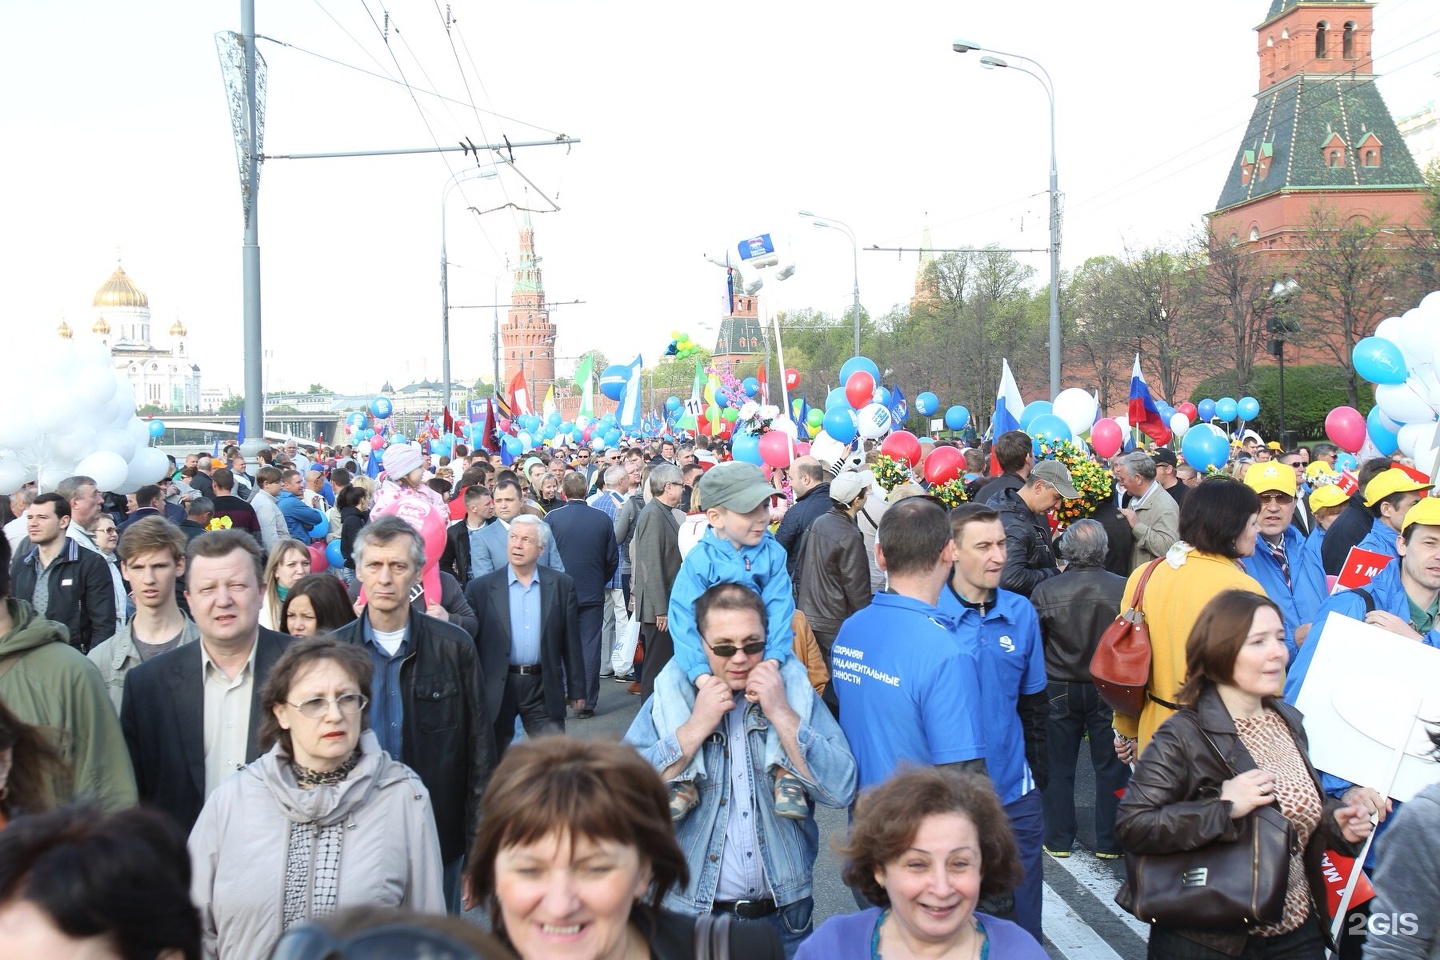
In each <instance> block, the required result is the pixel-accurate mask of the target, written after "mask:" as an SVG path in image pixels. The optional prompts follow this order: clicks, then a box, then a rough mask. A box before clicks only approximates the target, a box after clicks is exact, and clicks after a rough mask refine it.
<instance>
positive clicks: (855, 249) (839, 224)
mask: <svg viewBox="0 0 1440 960" xmlns="http://www.w3.org/2000/svg"><path fill="white" fill-rule="evenodd" d="M800 216H802V217H809V218H810V220H811V222H812V223H814V224H815V226H817V227H830V228H831V229H834V230H839V231H840V232H841V233H843V234H845V236H847V237H849V238H850V254H851V256H852V257H853V259H854V264H853V269H854V275H855V356H857V357H858V356H860V247H859V245H858V244H857V243H856V242H855V231H854V230H851V229H850V225H849V224H847V223H845V222H844V221H842V220H836V219H835V218H834V217H822V216H820V215H819V214H817V213H812V212H811V211H809V210H801V211H800Z"/></svg>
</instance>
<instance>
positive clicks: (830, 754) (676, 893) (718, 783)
mask: <svg viewBox="0 0 1440 960" xmlns="http://www.w3.org/2000/svg"><path fill="white" fill-rule="evenodd" d="M780 674H781V676H782V677H783V678H784V680H785V691H786V696H787V698H788V699H790V701H791V702H792V703H793V702H794V700H795V698H796V697H797V696H798V695H800V694H801V693H802V692H803V694H804V695H805V696H809V697H812V698H814V699H813V702H812V704H811V709H810V711H809V713H810V718H809V721H808V722H806V721H802V722H801V724H800V729H799V732H798V734H797V736H796V739H797V740H798V741H799V743H800V750H801V751H802V753H803V755H804V758H805V764H806V766H807V767H808V768H809V770H810V774H811V776H812V777H813V778H814V779H813V780H811V779H806V778H804V777H801V780H802V781H803V782H804V784H805V792H806V794H807V795H808V796H809V797H810V799H811V800H812V801H816V802H819V803H823V804H824V805H825V806H827V807H835V808H837V809H840V808H845V807H848V806H849V805H850V803H851V801H853V800H854V799H855V783H856V773H855V758H854V757H852V756H851V755H850V746H849V744H848V743H847V742H846V740H845V735H844V734H843V733H841V732H840V725H839V724H838V723H836V722H835V719H834V717H832V716H831V715H830V711H829V710H828V709H826V708H825V706H824V705H823V704H821V703H820V699H819V697H818V696H816V694H815V690H814V688H813V687H811V686H810V684H809V679H808V676H807V674H806V671H805V665H804V664H803V663H801V662H800V661H799V660H798V659H797V658H795V657H791V658H789V659H788V660H786V661H785V662H784V663H783V664H782V665H781V667H780ZM654 697H655V698H657V699H664V700H666V701H667V703H666V704H665V706H666V707H667V709H666V711H665V713H666V714H667V715H671V716H674V715H678V714H679V713H680V712H681V711H683V715H684V716H686V717H689V716H690V711H691V710H692V709H693V708H694V706H695V686H694V684H692V683H691V682H690V680H689V679H688V678H687V677H686V676H685V671H684V669H683V668H682V667H681V666H680V664H679V663H678V662H677V661H673V660H672V661H671V662H670V663H668V664H666V665H665V668H664V669H663V670H661V671H660V675H659V676H658V677H656V678H655V693H654ZM740 705H741V707H743V709H744V710H745V711H746V713H745V734H746V736H747V737H749V748H750V764H751V766H752V767H753V769H752V771H751V773H752V777H751V779H752V780H753V781H754V783H755V785H756V789H757V790H759V791H761V792H762V794H763V795H762V796H760V797H757V798H756V800H757V802H756V804H755V806H756V809H757V810H758V811H759V821H758V822H757V823H756V825H755V826H756V834H757V835H758V837H759V840H760V858H761V862H762V863H763V864H764V867H765V881H766V883H767V884H768V885H769V889H770V892H771V894H772V895H773V896H774V898H775V902H776V903H777V904H779V905H781V906H784V905H786V904H790V903H794V902H795V901H796V900H801V899H804V898H805V897H808V896H810V895H811V894H812V890H813V887H812V877H811V873H812V871H813V869H814V866H815V855H816V853H817V852H818V850H819V846H820V837H819V830H818V828H817V827H816V825H815V818H814V817H813V816H811V817H809V818H807V819H805V820H787V819H784V818H782V817H777V816H775V803H774V793H773V790H774V785H775V781H774V778H773V777H771V776H770V774H769V772H768V771H767V770H765V767H764V757H765V735H766V733H767V732H768V731H769V728H770V723H769V721H767V720H766V719H765V716H764V715H763V714H762V713H761V711H760V706H759V704H754V703H746V702H745V701H744V700H743V699H742V700H741V701H740ZM651 706H652V705H651V704H650V703H649V702H648V701H647V702H646V703H645V705H644V706H642V707H641V708H640V713H639V714H638V715H637V716H636V717H635V721H634V723H632V724H631V725H630V731H629V732H628V733H627V734H625V741H626V742H627V743H629V744H631V745H633V746H634V747H635V748H636V749H637V750H639V751H640V753H641V754H642V755H644V757H645V759H646V760H649V761H650V764H651V765H652V766H653V767H655V769H656V770H661V771H663V770H664V769H665V768H666V767H669V766H670V765H672V764H673V763H675V762H676V761H677V760H679V759H680V757H681V756H682V752H681V749H680V742H679V740H678V739H677V737H676V731H675V730H658V729H656V726H655V721H654V716H655V711H654V710H652V709H651ZM738 708H740V707H737V709H738ZM796 712H797V713H803V711H800V710H797V711H796ZM700 749H701V751H703V752H704V755H705V765H706V769H707V770H708V771H709V775H708V776H706V777H705V778H703V779H701V780H698V781H696V785H697V786H698V787H699V788H700V804H699V806H697V807H696V808H695V809H694V810H692V811H690V813H689V814H688V815H686V817H685V818H684V819H683V820H681V821H679V822H678V823H676V824H675V834H676V839H678V840H679V842H680V849H681V850H683V851H684V853H685V862H686V863H688V864H689V865H690V882H689V883H688V884H687V885H686V886H685V887H684V889H675V890H671V891H669V892H668V893H667V894H666V895H665V903H664V906H665V907H666V908H667V909H670V910H675V911H677V912H681V913H686V914H691V915H695V914H701V913H709V912H710V907H711V904H712V903H713V902H714V900H715V888H716V886H717V885H718V884H719V882H720V853H721V850H722V849H723V848H724V844H725V827H726V823H727V820H726V818H724V817H723V816H722V815H723V814H725V813H727V812H728V809H729V801H730V756H729V751H728V750H727V749H726V745H725V724H723V723H722V724H720V725H719V727H718V728H717V729H716V731H715V732H714V733H712V734H711V735H710V737H709V738H708V739H707V740H706V741H705V743H704V744H703V745H702V746H701V747H700ZM785 766H786V769H788V770H789V771H790V772H791V773H794V774H795V775H796V776H799V775H800V774H799V771H797V770H795V769H794V767H793V766H791V764H790V762H789V758H788V757H787V758H786V761H785Z"/></svg>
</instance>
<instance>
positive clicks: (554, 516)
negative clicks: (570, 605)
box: [545, 500, 643, 607]
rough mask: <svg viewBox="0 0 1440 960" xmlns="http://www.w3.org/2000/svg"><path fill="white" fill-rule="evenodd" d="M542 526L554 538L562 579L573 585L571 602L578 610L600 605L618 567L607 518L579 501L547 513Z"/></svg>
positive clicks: (603, 513)
mask: <svg viewBox="0 0 1440 960" xmlns="http://www.w3.org/2000/svg"><path fill="white" fill-rule="evenodd" d="M642 512H643V511H642ZM545 522H546V523H548V524H549V525H550V533H551V534H552V535H553V536H554V537H555V551H556V552H557V553H559V554H560V559H561V560H562V561H563V562H564V564H565V575H566V576H567V577H569V578H570V579H571V580H573V581H575V602H576V603H578V604H580V605H581V606H582V607H583V606H596V605H599V604H602V603H604V602H605V591H606V589H607V585H608V584H609V583H610V580H611V579H612V578H613V577H614V576H615V571H616V570H617V569H618V568H619V566H620V551H619V548H618V547H617V545H616V543H615V523H614V521H612V520H611V519H610V515H609V514H607V513H605V511H603V510H597V509H596V508H595V507H592V506H590V505H589V504H587V503H585V501H583V500H580V501H574V502H571V503H566V504H564V505H562V506H559V507H556V508H555V509H554V510H551V511H550V512H549V513H547V514H545ZM632 539H633V538H632Z"/></svg>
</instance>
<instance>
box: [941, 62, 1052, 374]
mask: <svg viewBox="0 0 1440 960" xmlns="http://www.w3.org/2000/svg"><path fill="white" fill-rule="evenodd" d="M950 46H951V49H952V50H954V51H955V52H956V53H969V52H970V51H971V50H975V51H978V52H984V53H988V54H995V56H986V57H981V58H980V65H981V66H983V67H986V68H987V69H991V70H994V69H997V68H1004V69H1010V70H1019V71H1020V72H1021V73H1028V74H1030V76H1032V77H1034V78H1035V79H1036V80H1038V81H1039V82H1040V85H1041V86H1042V87H1044V88H1045V95H1046V96H1047V97H1049V98H1050V399H1052V400H1054V399H1055V397H1057V396H1058V395H1059V394H1060V186H1059V180H1058V176H1057V174H1056V171H1055V84H1054V83H1053V82H1052V81H1051V80H1050V72H1049V71H1048V70H1046V69H1045V67H1044V66H1042V65H1041V64H1040V62H1039V61H1037V60H1034V59H1032V58H1031V57H1027V56H1025V55H1024V54H1020V53H1006V52H1005V51H1003V50H993V49H991V48H989V47H982V46H981V45H980V44H978V43H971V42H970V41H968V40H956V41H955V42H954V43H952V44H951V45H950ZM1000 57H1014V58H1015V59H1017V60H1024V61H1025V62H1027V63H1031V64H1034V66H1035V68H1036V69H1037V70H1039V71H1040V72H1039V73H1036V72H1035V71H1034V70H1030V69H1028V68H1026V67H1022V66H1018V65H1017V64H1013V63H1008V62H1006V61H1005V60H1001V59H1000Z"/></svg>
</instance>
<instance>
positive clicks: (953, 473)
mask: <svg viewBox="0 0 1440 960" xmlns="http://www.w3.org/2000/svg"><path fill="white" fill-rule="evenodd" d="M916 445H917V446H918V445H919V442H918V441H917V442H916ZM964 469H965V454H963V453H961V452H960V450H959V449H958V448H956V447H936V448H935V449H934V450H931V451H930V456H928V457H926V458H925V479H926V480H928V481H929V482H930V483H932V484H938V483H949V482H950V481H951V480H954V479H955V478H956V477H958V476H960V474H961V473H962V472H963V471H964Z"/></svg>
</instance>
